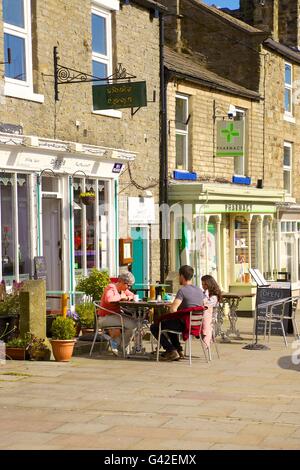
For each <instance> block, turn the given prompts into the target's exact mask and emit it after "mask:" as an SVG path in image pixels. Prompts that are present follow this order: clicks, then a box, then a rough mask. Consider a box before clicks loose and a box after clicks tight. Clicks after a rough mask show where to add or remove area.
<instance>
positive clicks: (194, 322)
mask: <svg viewBox="0 0 300 470" xmlns="http://www.w3.org/2000/svg"><path fill="white" fill-rule="evenodd" d="M203 310H204V307H200V306H199V310H193V311H190V312H189V315H190V321H189V336H188V340H187V341H186V343H185V353H186V345H187V342H188V344H189V364H190V365H191V364H192V336H194V334H193V332H192V329H193V327H199V329H200V327H201V325H202V319H203V313H200V312H203ZM176 313H185V312H184V311H181V310H178V311H177V312H176ZM162 333H174V334H177V335H181V334H182V333H181V332H178V331H175V330H171V329H163V330H162V328H161V322H160V323H159V330H158V339H157V341H158V347H157V353H156V361H157V362H159V346H160V338H161V334H162ZM200 343H201V346H202V350H203V353H204V357H205V360H206V362H209V358H211V353H210V347H209V348H207V349H208V358H207V356H206V352H205V346H204V343H203V341H202V338H201V336H200Z"/></svg>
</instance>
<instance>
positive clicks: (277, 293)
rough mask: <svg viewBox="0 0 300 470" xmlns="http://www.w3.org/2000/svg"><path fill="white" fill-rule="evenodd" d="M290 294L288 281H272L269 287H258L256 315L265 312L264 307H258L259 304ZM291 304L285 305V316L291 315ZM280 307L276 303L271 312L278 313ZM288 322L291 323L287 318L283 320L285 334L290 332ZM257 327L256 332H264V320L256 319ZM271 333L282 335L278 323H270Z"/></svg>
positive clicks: (285, 297)
mask: <svg viewBox="0 0 300 470" xmlns="http://www.w3.org/2000/svg"><path fill="white" fill-rule="evenodd" d="M291 296H292V292H291V283H290V282H272V283H271V284H270V286H269V287H258V288H257V295H256V309H257V315H260V316H265V314H266V308H259V307H258V306H259V305H261V304H264V303H266V302H275V301H276V300H281V299H287V298H289V297H291ZM291 306H292V304H291V302H289V303H288V304H287V305H286V312H285V315H286V316H291ZM281 308H282V306H281V305H278V306H276V307H274V309H273V312H274V313H278V314H279V313H280V312H281ZM289 323H291V322H290V321H289V320H284V321H283V326H284V330H285V333H286V334H287V333H289V332H290V327H289ZM257 327H258V334H259V335H261V334H264V327H265V323H264V321H262V320H260V321H258V324H257ZM267 331H268V330H267ZM271 334H272V335H281V336H282V329H281V325H280V323H272V330H271Z"/></svg>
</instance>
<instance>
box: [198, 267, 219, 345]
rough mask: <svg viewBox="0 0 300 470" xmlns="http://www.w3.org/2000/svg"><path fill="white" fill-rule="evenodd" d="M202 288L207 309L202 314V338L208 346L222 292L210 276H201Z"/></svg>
mask: <svg viewBox="0 0 300 470" xmlns="http://www.w3.org/2000/svg"><path fill="white" fill-rule="evenodd" d="M201 282H202V288H203V290H204V301H203V303H204V305H205V306H206V307H207V310H206V311H205V312H204V314H203V321H202V333H201V334H202V339H203V341H204V343H205V345H206V346H207V347H209V346H210V343H211V340H212V334H213V323H214V321H216V316H217V306H218V304H219V303H220V302H221V301H222V292H221V289H220V287H219V286H218V284H217V282H216V281H215V279H214V278H213V277H212V276H210V275H208V274H207V275H206V276H202V278H201Z"/></svg>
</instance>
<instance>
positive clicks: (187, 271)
mask: <svg viewBox="0 0 300 470" xmlns="http://www.w3.org/2000/svg"><path fill="white" fill-rule="evenodd" d="M179 274H180V275H181V276H183V277H184V279H185V280H186V281H190V280H191V279H193V276H194V269H193V268H192V266H188V265H187V264H185V265H184V266H181V268H180V269H179Z"/></svg>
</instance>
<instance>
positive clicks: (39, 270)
mask: <svg viewBox="0 0 300 470" xmlns="http://www.w3.org/2000/svg"><path fill="white" fill-rule="evenodd" d="M33 262H34V279H44V280H46V278H47V264H46V258H45V257H44V256H35V257H34V260H33Z"/></svg>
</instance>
